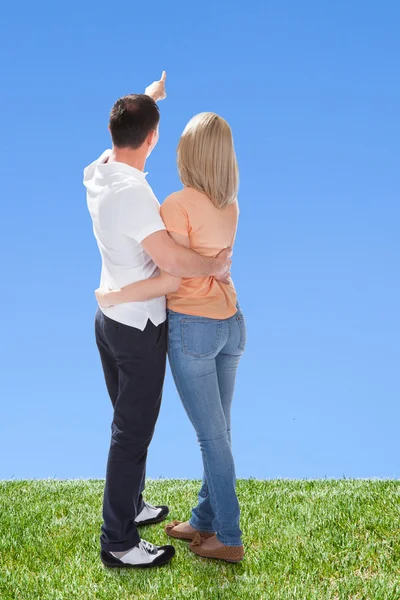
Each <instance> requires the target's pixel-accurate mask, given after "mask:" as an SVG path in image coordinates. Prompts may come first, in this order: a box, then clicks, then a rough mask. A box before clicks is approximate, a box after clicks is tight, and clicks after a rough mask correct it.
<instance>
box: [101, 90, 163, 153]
mask: <svg viewBox="0 0 400 600" xmlns="http://www.w3.org/2000/svg"><path fill="white" fill-rule="evenodd" d="M159 121H160V111H159V110H158V106H157V103H156V102H155V101H154V100H153V98H150V96H146V95H145V94H130V95H129V96H124V97H123V98H120V99H119V100H117V101H116V103H115V104H114V106H113V107H112V109H111V113H110V132H111V138H112V141H113V144H114V146H116V147H117V148H132V149H133V150H136V149H137V148H139V147H140V146H141V145H142V144H143V143H144V141H145V139H146V138H147V136H148V135H149V133H150V132H151V131H152V130H156V129H157V126H158V123H159Z"/></svg>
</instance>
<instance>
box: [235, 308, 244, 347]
mask: <svg viewBox="0 0 400 600" xmlns="http://www.w3.org/2000/svg"><path fill="white" fill-rule="evenodd" d="M236 320H237V322H238V325H239V330H240V342H239V350H243V351H244V349H245V345H246V339H245V329H244V327H243V324H244V318H243V317H239V316H238V315H236Z"/></svg>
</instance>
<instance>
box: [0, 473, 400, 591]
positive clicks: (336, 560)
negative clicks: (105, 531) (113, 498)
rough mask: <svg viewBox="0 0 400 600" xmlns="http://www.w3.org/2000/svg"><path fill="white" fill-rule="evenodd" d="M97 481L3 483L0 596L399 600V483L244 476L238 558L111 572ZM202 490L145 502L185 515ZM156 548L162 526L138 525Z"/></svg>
mask: <svg viewBox="0 0 400 600" xmlns="http://www.w3.org/2000/svg"><path fill="white" fill-rule="evenodd" d="M103 485H104V482H103V481H98V480H90V481H87V480H67V481H58V480H44V481H2V482H0V598H1V600H19V599H21V600H31V599H32V600H33V599H34V600H47V599H49V600H50V599H51V600H59V599H60V600H61V599H62V600H73V599H79V600H89V599H92V598H99V599H104V600H114V599H115V600H116V599H118V600H127V599H133V598H135V599H143V600H144V599H146V600H147V599H149V600H150V599H152V600H153V599H163V600H176V599H181V598H188V599H190V600H201V599H210V600H218V599H225V598H226V599H229V600H230V599H233V598H240V599H244V600H247V599H249V600H252V599H257V600H259V599H271V600H280V599H285V600H295V599H297V598H301V599H311V598H312V599H318V600H325V599H326V600H328V599H340V600H341V599H343V600H350V599H351V600H356V599H357V600H361V599H368V600H381V599H382V600H399V599H400V531H399V524H400V519H399V517H400V508H399V505H400V503H399V500H400V482H399V481H379V480H378V481H372V480H371V481H370V480H340V481H331V480H320V481H285V480H278V481H258V480H252V479H250V480H240V481H239V482H238V495H239V499H240V503H241V507H242V521H241V525H242V529H243V535H244V544H245V549H246V557H245V559H244V561H243V562H242V563H240V564H238V565H232V564H228V563H223V562H219V561H212V560H205V559H201V558H199V557H197V556H195V555H194V554H193V553H191V552H190V550H189V548H188V546H187V544H186V543H185V542H183V541H174V545H175V547H176V550H177V553H176V556H175V557H174V559H173V560H172V562H171V563H170V564H169V565H167V566H164V567H161V568H159V569H154V570H153V569H151V570H108V569H105V568H104V567H103V566H102V564H101V562H100V560H99V530H100V525H101V502H102V492H103ZM198 487H199V482H196V481H185V480H156V481H154V480H151V481H149V482H148V483H147V488H146V498H147V499H148V500H149V502H153V503H159V502H160V503H167V504H168V505H169V506H170V508H171V514H170V517H171V519H181V520H184V519H187V518H188V516H189V513H190V508H191V506H192V505H194V504H195V502H196V493H197V490H198ZM141 531H142V536H143V537H144V538H145V539H147V540H149V541H151V542H154V543H156V544H164V543H165V542H166V540H167V538H166V536H165V534H164V531H163V526H162V524H159V525H154V526H152V527H147V528H142V530H141Z"/></svg>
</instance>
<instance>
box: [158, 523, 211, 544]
mask: <svg viewBox="0 0 400 600" xmlns="http://www.w3.org/2000/svg"><path fill="white" fill-rule="evenodd" d="M181 523H183V521H172V523H168V525H166V526H165V527H164V530H165V533H166V534H167V535H169V537H172V538H176V539H177V540H187V541H189V542H192V541H193V539H194V538H195V537H196V535H198V536H199V537H200V538H201V539H204V540H206V539H207V538H209V537H211V536H213V535H215V533H212V532H209V531H194V532H193V533H186V534H185V533H181V532H179V531H174V529H175V527H176V526H177V525H180V524H181Z"/></svg>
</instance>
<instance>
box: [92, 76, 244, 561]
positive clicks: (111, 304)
mask: <svg viewBox="0 0 400 600" xmlns="http://www.w3.org/2000/svg"><path fill="white" fill-rule="evenodd" d="M165 77H166V76H165V72H164V73H163V76H162V78H161V80H160V81H157V82H154V83H153V84H152V85H151V86H149V87H148V88H147V89H146V91H145V94H138V95H136V94H132V95H129V96H125V97H123V98H120V99H119V100H117V102H116V103H115V105H114V106H113V108H112V110H111V114H110V122H109V130H110V133H111V138H112V150H107V151H106V152H104V153H103V154H102V155H101V156H100V158H99V159H98V160H96V161H95V162H94V163H92V164H91V165H89V166H88V167H87V168H86V169H85V173H84V184H85V186H86V188H87V202H88V207H89V211H90V214H91V217H92V220H93V229H94V234H95V237H96V240H97V243H98V247H99V250H100V254H101V258H102V272H101V284H100V288H99V289H98V290H96V297H97V300H98V303H99V306H100V309H99V310H98V311H97V314H96V321H95V332H96V342H97V347H98V350H99V353H100V358H101V363H102V367H103V371H104V377H105V381H106V385H107V389H108V393H109V395H110V398H111V402H112V405H113V409H114V413H113V420H112V425H111V445H110V451H109V455H108V462H107V472H106V483H105V489H104V501H103V525H102V533H101V537H100V543H101V559H102V561H103V563H104V564H105V565H106V566H107V567H156V566H160V565H162V564H165V563H167V562H168V561H169V560H170V559H171V558H172V557H173V556H174V554H175V550H174V547H173V546H172V545H165V546H155V545H153V544H150V543H149V542H146V541H145V540H142V539H141V538H140V535H139V533H138V526H140V525H149V524H153V523H159V522H160V521H163V520H164V519H165V517H166V516H167V514H168V512H169V509H168V507H167V506H152V505H150V504H148V503H147V502H145V501H144V499H143V496H142V494H143V491H144V485H145V470H146V457H147V449H148V447H149V444H150V442H151V439H152V436H153V432H154V427H155V424H156V421H157V417H158V414H159V410H160V403H161V396H162V388H163V382H164V375H165V366H166V354H167V349H168V357H169V361H170V365H171V371H172V374H173V377H174V380H175V384H176V387H177V390H178V392H179V395H180V398H181V401H182V403H183V406H184V408H185V410H186V412H187V414H188V417H189V419H190V421H191V422H192V424H193V426H194V428H195V430H196V433H197V438H198V441H199V444H200V448H201V452H202V458H203V465H204V478H203V484H202V487H201V490H200V492H199V496H198V504H197V506H196V507H195V508H194V509H193V510H192V515H191V518H190V520H189V521H186V522H180V521H173V522H172V523H170V524H169V525H167V526H166V527H165V531H166V533H167V535H168V536H170V537H172V538H178V539H185V540H190V541H191V544H190V548H191V550H193V552H195V553H196V554H198V555H199V556H202V557H205V558H216V559H221V560H226V561H229V562H239V561H240V560H241V559H242V558H243V555H244V549H243V545H242V539H241V531H240V528H239V514H240V510H239V503H238V499H237V496H236V491H235V487H236V480H235V467H234V462H233V457H232V451H231V417H230V411H231V403H232V397H233V392H234V386H235V376H236V370H237V366H238V363H239V360H240V357H241V355H242V354H243V351H244V347H245V339H246V326H245V321H244V318H243V315H242V313H241V311H240V308H239V306H238V304H237V299H236V292H235V288H234V286H233V283H232V281H231V279H230V273H229V269H230V265H231V260H230V255H231V248H232V246H233V243H234V239H235V233H236V227H237V221H238V212H239V211H238V204H237V188H238V168H237V162H236V156H235V151H234V146H233V140H232V133H231V130H230V127H229V125H228V124H227V123H226V121H224V119H222V118H221V117H219V116H218V115H216V114H213V113H201V114H199V115H196V116H195V117H193V119H191V121H189V123H188V125H187V126H186V128H185V130H184V132H183V134H182V136H181V138H180V141H179V145H178V170H179V175H180V178H181V181H182V184H183V186H184V187H183V189H182V190H180V191H178V192H176V193H174V194H171V195H170V196H169V197H168V198H167V199H166V200H165V201H164V203H163V204H162V206H161V208H160V205H159V203H158V201H157V198H156V197H155V195H154V193H153V191H152V189H151V187H150V186H149V184H148V183H147V181H146V173H144V168H145V163H146V159H147V157H148V156H149V154H150V152H151V151H152V150H153V148H154V147H155V145H156V143H157V141H158V125H159V119H160V115H159V109H158V106H157V104H156V102H157V101H159V100H162V99H163V98H165V96H166V94H165ZM165 296H167V308H168V310H167V311H166V300H165ZM166 312H167V313H168V318H167V314H166ZM174 433H175V435H179V432H178V431H176V432H174Z"/></svg>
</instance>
